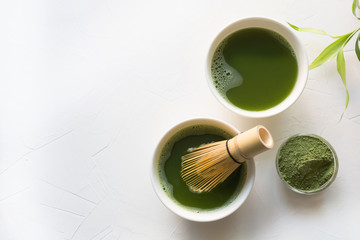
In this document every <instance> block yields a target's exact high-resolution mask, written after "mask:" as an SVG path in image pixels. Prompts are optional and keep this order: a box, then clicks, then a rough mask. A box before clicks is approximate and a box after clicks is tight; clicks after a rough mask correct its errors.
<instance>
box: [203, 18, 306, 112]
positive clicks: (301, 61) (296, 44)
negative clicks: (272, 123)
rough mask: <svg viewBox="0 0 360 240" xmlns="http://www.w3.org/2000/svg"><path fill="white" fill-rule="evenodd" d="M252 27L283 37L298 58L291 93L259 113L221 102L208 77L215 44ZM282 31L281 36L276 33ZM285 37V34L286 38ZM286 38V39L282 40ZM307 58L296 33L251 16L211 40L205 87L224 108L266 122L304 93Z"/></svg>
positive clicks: (284, 26)
mask: <svg viewBox="0 0 360 240" xmlns="http://www.w3.org/2000/svg"><path fill="white" fill-rule="evenodd" d="M251 27H260V28H266V29H269V30H271V31H275V32H277V33H278V34H280V35H281V36H283V37H284V38H285V39H286V40H287V41H288V42H289V44H290V45H291V47H292V48H293V50H294V51H295V54H296V56H297V62H298V77H297V80H296V84H295V86H294V87H293V90H292V91H291V93H290V94H289V95H288V96H287V97H286V98H285V99H284V100H283V101H282V102H281V103H279V104H277V105H276V106H274V107H272V108H269V109H266V110H261V111H249V110H245V109H241V108H239V107H236V106H235V105H233V104H232V103H230V102H229V101H228V100H226V99H225V98H223V97H222V96H221V95H220V93H219V92H218V91H217V89H216V88H215V86H214V84H213V79H212V76H211V62H212V57H213V54H214V51H215V49H216V48H217V46H218V44H219V43H220V42H221V41H222V40H223V39H225V38H226V37H227V36H229V35H230V34H232V33H234V32H236V31H239V30H242V29H245V28H251ZM280 30H281V32H279V31H280ZM285 33H286V34H285ZM284 35H286V36H284ZM308 65H309V64H308V56H307V53H306V49H305V47H304V45H303V44H302V42H301V41H300V39H299V37H298V36H297V35H296V33H295V30H294V29H292V28H291V27H290V26H289V25H288V24H285V23H283V22H280V21H278V20H275V19H274V18H272V17H267V16H251V17H244V18H241V19H239V20H237V21H235V22H233V23H231V24H229V25H227V26H225V27H224V28H223V29H222V30H221V31H220V32H219V33H218V34H217V35H216V36H215V38H214V39H213V41H212V42H211V45H210V47H209V49H208V52H207V57H206V79H207V83H208V87H209V88H210V90H211V92H212V94H213V95H214V96H215V98H216V99H217V100H218V101H219V102H220V103H221V104H222V105H223V106H225V107H226V108H228V109H229V110H231V111H233V112H235V113H237V114H239V115H241V116H245V117H249V118H265V117H271V116H274V115H276V114H279V113H281V112H283V111H285V110H286V109H288V108H289V107H290V106H292V105H293V104H294V103H295V102H296V101H297V100H298V98H299V97H300V95H301V93H302V92H303V90H304V88H305V85H306V82H307V78H308V71H309V68H308Z"/></svg>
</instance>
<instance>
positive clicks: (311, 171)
mask: <svg viewBox="0 0 360 240" xmlns="http://www.w3.org/2000/svg"><path fill="white" fill-rule="evenodd" d="M277 161H278V162H277V165H278V172H279V173H280V175H281V177H282V178H283V180H284V181H285V182H287V183H288V184H289V185H290V186H292V187H293V188H296V189H298V190H301V191H315V190H317V189H320V188H321V187H322V186H323V185H324V184H326V183H328V182H329V181H330V179H331V178H332V176H333V175H334V174H335V170H336V169H335V164H336V160H335V155H334V153H333V151H332V149H331V148H330V147H329V146H328V145H327V144H326V143H325V142H324V141H323V140H321V139H320V138H319V137H316V136H311V135H298V136H293V137H291V138H289V139H288V140H287V141H286V142H285V143H284V144H283V145H282V146H281V147H280V149H279V152H278V156H277Z"/></svg>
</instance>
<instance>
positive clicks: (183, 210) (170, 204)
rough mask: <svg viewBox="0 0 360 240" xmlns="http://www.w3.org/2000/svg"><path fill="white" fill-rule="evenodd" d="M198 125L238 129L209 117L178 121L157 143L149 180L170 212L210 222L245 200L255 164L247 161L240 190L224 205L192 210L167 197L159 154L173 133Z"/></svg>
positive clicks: (231, 130)
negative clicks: (245, 172)
mask: <svg viewBox="0 0 360 240" xmlns="http://www.w3.org/2000/svg"><path fill="white" fill-rule="evenodd" d="M198 125H208V126H214V127H217V128H220V129H222V130H223V131H225V132H227V133H229V134H230V135H231V136H236V135H237V134H239V131H238V130H237V129H236V128H235V127H233V126H231V125H229V124H227V123H225V122H222V121H219V120H216V119H210V118H195V119H190V120H187V121H183V122H181V123H179V124H178V125H176V126H174V127H173V128H171V129H170V130H169V131H168V132H167V133H166V134H165V135H164V136H163V138H162V139H161V140H160V142H159V143H158V145H157V147H156V149H155V153H154V156H153V160H152V166H151V182H152V185H153V188H154V190H155V193H156V194H157V196H158V197H159V199H160V200H161V202H162V203H163V204H164V205H165V206H166V207H167V208H168V209H170V210H171V211H172V212H174V213H175V214H177V215H178V216H180V217H182V218H185V219H188V220H191V221H196V222H210V221H215V220H219V219H221V218H224V217H226V216H228V215H230V214H231V213H233V212H234V211H235V210H237V209H238V208H239V207H240V206H241V205H242V204H243V203H244V202H245V200H246V198H247V197H248V195H249V194H250V192H251V189H252V187H253V185H254V180H255V164H254V161H253V160H250V161H247V166H248V168H247V177H246V180H245V183H244V184H243V185H242V186H241V185H240V184H239V185H240V186H239V187H240V188H241V190H240V191H237V192H238V193H237V195H236V196H234V197H233V199H232V200H231V201H230V202H229V203H227V204H226V205H225V206H222V207H220V208H216V209H212V210H203V211H202V210H200V211H199V209H197V210H194V209H191V208H189V207H186V206H183V205H181V204H180V203H178V202H177V201H176V200H174V199H172V198H170V197H169V195H168V194H167V193H166V192H165V191H164V189H163V185H162V184H161V182H160V176H159V172H160V170H159V167H160V159H161V154H162V151H163V148H164V147H165V145H166V144H167V143H168V141H169V140H170V139H171V138H172V137H173V136H174V134H176V133H178V132H179V131H181V130H182V129H185V128H188V127H191V126H198Z"/></svg>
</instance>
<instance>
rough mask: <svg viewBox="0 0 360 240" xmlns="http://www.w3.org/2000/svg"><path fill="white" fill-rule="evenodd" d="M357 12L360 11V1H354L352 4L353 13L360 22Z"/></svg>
mask: <svg viewBox="0 0 360 240" xmlns="http://www.w3.org/2000/svg"><path fill="white" fill-rule="evenodd" d="M356 11H360V1H359V0H354V1H353V4H352V12H353V14H354V16H355V17H356V18H357V19H359V20H360V16H359V17H358V16H357V13H356Z"/></svg>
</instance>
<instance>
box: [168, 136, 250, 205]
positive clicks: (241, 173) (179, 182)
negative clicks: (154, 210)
mask: <svg viewBox="0 0 360 240" xmlns="http://www.w3.org/2000/svg"><path fill="white" fill-rule="evenodd" d="M220 140H224V138H223V137H221V136H218V135H213V134H203V135H191V136H187V137H184V138H182V139H180V140H179V141H177V142H176V143H175V144H174V146H173V148H172V149H171V153H170V156H169V158H168V159H167V160H166V162H165V164H164V172H165V177H166V180H165V181H166V184H169V185H170V186H171V187H170V189H171V192H170V193H169V192H168V194H169V195H170V196H171V197H172V198H174V199H175V200H176V201H177V202H179V203H180V204H182V205H184V206H188V207H192V208H198V209H214V208H218V207H221V206H223V205H226V204H227V203H228V202H229V200H231V199H232V198H233V197H234V196H236V194H237V193H238V192H239V191H240V189H241V187H242V185H243V184H244V182H245V180H246V176H247V165H246V164H243V165H242V166H240V167H239V168H238V169H237V170H236V171H235V172H234V173H233V174H232V175H230V177H229V178H228V179H227V180H226V181H224V182H223V183H221V184H220V185H219V186H217V187H216V188H214V189H213V190H212V191H210V192H208V193H195V192H193V191H191V190H189V187H188V186H187V185H186V184H185V182H184V181H183V179H182V178H181V176H180V171H181V157H182V156H183V155H185V154H186V153H187V150H188V149H189V148H193V147H198V146H200V145H201V144H204V143H210V142H212V141H220ZM239 184H240V185H241V186H239Z"/></svg>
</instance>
